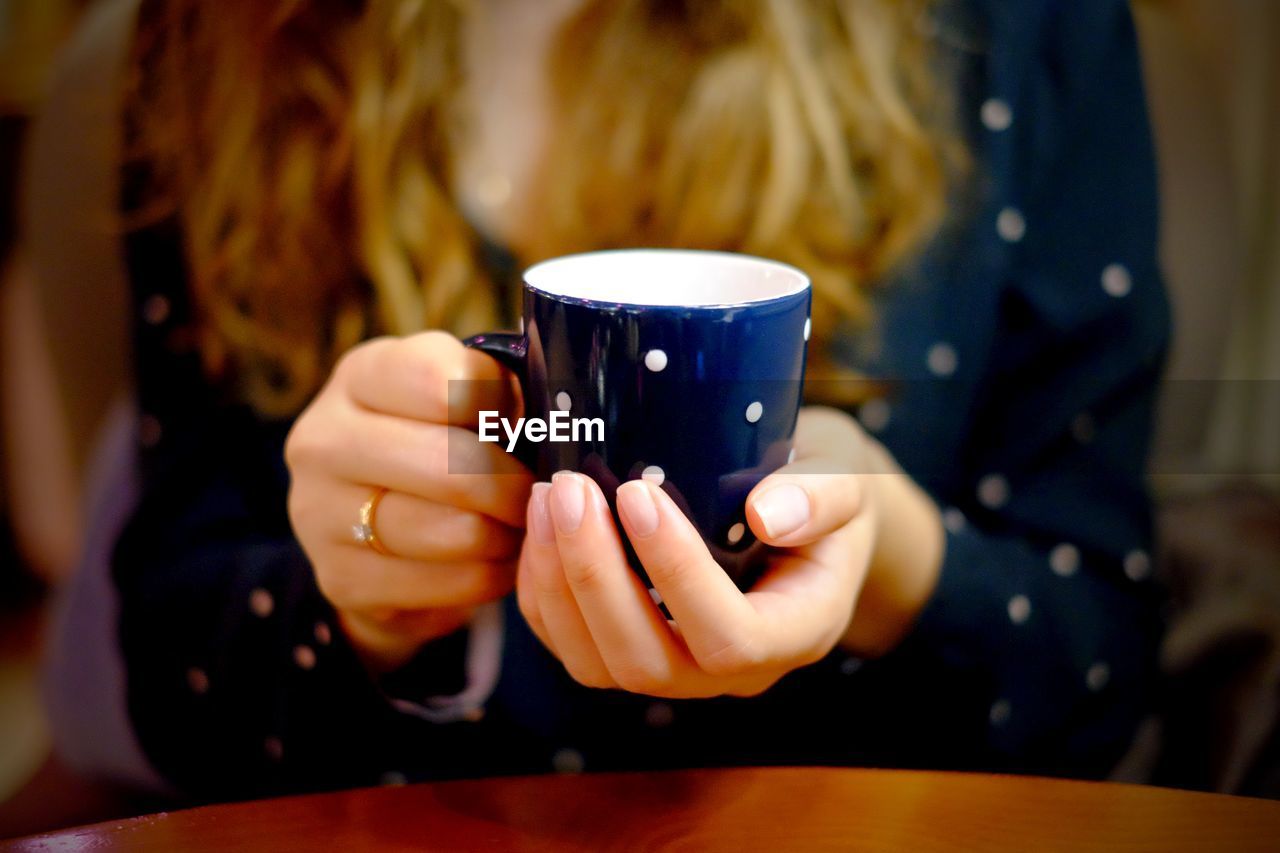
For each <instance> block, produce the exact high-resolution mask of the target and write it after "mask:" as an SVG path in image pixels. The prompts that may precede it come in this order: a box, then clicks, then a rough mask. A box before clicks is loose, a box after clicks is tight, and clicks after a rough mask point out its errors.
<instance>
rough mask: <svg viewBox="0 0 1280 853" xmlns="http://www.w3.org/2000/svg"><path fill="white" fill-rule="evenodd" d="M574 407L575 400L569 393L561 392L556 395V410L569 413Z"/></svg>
mask: <svg viewBox="0 0 1280 853" xmlns="http://www.w3.org/2000/svg"><path fill="white" fill-rule="evenodd" d="M572 405H573V398H572V397H570V396H569V392H568V391H560V392H559V393H557V394H556V408H557V409H559V410H560V411H562V412H567V411H569V407H570V406H572Z"/></svg>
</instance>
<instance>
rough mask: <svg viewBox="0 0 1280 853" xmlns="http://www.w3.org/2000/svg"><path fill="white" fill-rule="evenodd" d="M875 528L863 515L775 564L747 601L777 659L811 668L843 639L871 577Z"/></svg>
mask: <svg viewBox="0 0 1280 853" xmlns="http://www.w3.org/2000/svg"><path fill="white" fill-rule="evenodd" d="M874 528H875V519H874V518H873V517H871V515H870V514H867V513H863V514H861V515H859V516H857V517H856V518H854V519H853V521H851V522H850V523H849V524H847V525H845V526H844V527H842V528H840V529H839V530H837V531H836V532H835V533H832V534H831V535H829V536H827V537H826V538H824V539H822V540H820V541H818V542H817V543H814V544H812V545H806V546H804V547H801V548H798V549H793V550H788V551H784V552H780V553H779V554H777V555H775V556H774V557H773V558H772V559H771V560H770V562H769V568H768V569H767V570H766V571H765V573H764V575H763V576H762V577H761V578H760V580H759V581H758V582H757V583H756V585H755V586H754V587H752V589H751V591H750V592H748V593H747V595H746V598H747V600H748V601H750V602H751V606H752V608H753V609H754V610H755V612H756V613H757V615H758V617H759V619H760V623H761V626H762V627H761V631H762V633H764V634H766V635H767V636H770V637H772V638H774V643H775V649H776V651H777V654H779V655H780V656H783V657H785V658H789V659H791V660H793V661H796V662H798V663H800V664H804V663H810V662H812V661H815V660H817V659H819V658H821V657H822V656H823V655H825V654H826V653H827V652H829V651H830V650H831V648H832V647H833V646H834V645H835V643H836V642H837V641H838V640H839V639H840V637H841V636H843V634H844V632H845V630H846V629H847V628H848V624H849V620H850V619H851V618H852V616H853V610H854V606H853V603H854V602H856V601H857V600H858V593H859V590H860V589H861V587H862V582H863V580H864V579H865V577H866V569H867V565H868V562H869V560H870V556H871V549H872V547H873V546H874V542H875V532H874Z"/></svg>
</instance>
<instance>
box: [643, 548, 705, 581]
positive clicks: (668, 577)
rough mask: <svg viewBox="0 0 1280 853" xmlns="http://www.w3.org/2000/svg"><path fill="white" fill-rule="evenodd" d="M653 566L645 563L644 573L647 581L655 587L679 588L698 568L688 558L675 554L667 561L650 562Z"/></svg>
mask: <svg viewBox="0 0 1280 853" xmlns="http://www.w3.org/2000/svg"><path fill="white" fill-rule="evenodd" d="M650 562H652V564H653V565H650V564H649V563H645V567H644V568H645V571H646V572H647V573H648V575H649V580H651V581H653V583H654V584H655V585H657V586H665V587H668V588H679V587H680V585H681V584H683V583H684V582H685V580H686V579H687V578H688V577H689V576H690V575H691V574H692V573H693V572H695V571H696V570H697V568H698V566H697V565H696V564H695V561H694V560H693V559H691V558H690V557H689V556H687V555H685V554H682V553H676V554H673V555H670V556H669V557H668V558H667V559H662V560H652V561H650Z"/></svg>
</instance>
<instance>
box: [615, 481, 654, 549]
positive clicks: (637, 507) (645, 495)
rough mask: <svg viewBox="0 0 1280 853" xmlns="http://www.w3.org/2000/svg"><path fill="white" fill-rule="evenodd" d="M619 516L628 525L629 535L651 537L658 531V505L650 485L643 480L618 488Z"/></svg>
mask: <svg viewBox="0 0 1280 853" xmlns="http://www.w3.org/2000/svg"><path fill="white" fill-rule="evenodd" d="M618 514H619V515H621V516H622V520H623V521H624V522H625V523H626V525H627V532H628V533H634V534H635V535H636V536H650V535H652V534H653V531H655V530H657V529H658V505H657V504H656V503H654V502H653V495H651V494H650V493H649V486H648V484H647V483H645V482H644V481H642V480H632V481H631V482H629V483H623V484H622V485H621V486H618Z"/></svg>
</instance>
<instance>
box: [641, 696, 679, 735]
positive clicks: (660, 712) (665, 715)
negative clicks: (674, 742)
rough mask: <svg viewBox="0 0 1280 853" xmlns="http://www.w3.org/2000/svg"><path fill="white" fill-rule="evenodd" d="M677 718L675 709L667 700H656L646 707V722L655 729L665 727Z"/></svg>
mask: <svg viewBox="0 0 1280 853" xmlns="http://www.w3.org/2000/svg"><path fill="white" fill-rule="evenodd" d="M675 718H676V712H675V709H674V708H672V707H671V706H670V705H669V704H667V703H666V702H654V703H653V704H651V705H650V706H649V707H648V708H645V709H644V723H645V725H646V726H649V727H650V728H653V729H664V728H666V727H667V726H669V725H671V723H672V722H673V721H674V720H675Z"/></svg>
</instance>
